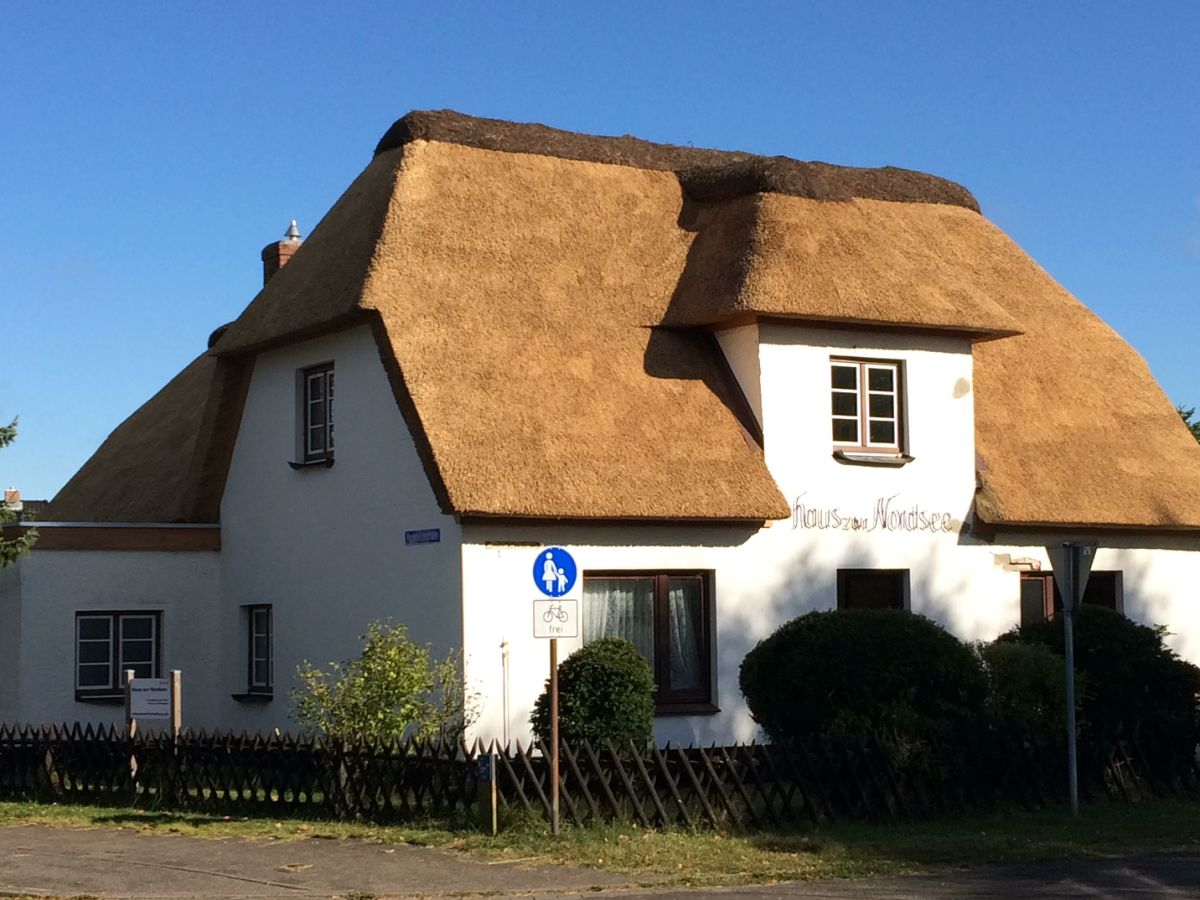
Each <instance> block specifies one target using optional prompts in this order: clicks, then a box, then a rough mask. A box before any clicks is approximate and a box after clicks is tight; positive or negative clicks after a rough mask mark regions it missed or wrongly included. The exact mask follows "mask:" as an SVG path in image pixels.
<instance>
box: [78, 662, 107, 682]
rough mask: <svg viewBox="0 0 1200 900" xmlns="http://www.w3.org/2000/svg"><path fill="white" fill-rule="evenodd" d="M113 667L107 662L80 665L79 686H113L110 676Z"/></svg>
mask: <svg viewBox="0 0 1200 900" xmlns="http://www.w3.org/2000/svg"><path fill="white" fill-rule="evenodd" d="M111 675H112V668H111V667H110V666H109V665H108V664H107V663H104V664H97V663H88V664H86V665H81V666H80V667H79V687H81V688H98V687H100V688H103V687H111V685H110V684H109V678H110V677H111Z"/></svg>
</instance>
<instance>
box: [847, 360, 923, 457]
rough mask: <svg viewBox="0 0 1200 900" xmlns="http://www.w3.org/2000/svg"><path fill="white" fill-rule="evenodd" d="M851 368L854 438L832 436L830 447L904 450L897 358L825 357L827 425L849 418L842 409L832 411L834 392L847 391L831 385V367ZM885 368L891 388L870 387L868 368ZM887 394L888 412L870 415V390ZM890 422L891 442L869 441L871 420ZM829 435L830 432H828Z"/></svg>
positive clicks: (901, 368) (886, 451)
mask: <svg viewBox="0 0 1200 900" xmlns="http://www.w3.org/2000/svg"><path fill="white" fill-rule="evenodd" d="M838 366H841V367H843V368H851V367H853V368H854V369H855V387H854V390H853V393H854V395H855V399H856V404H855V407H856V410H857V413H856V416H855V417H853V421H854V422H855V423H856V427H857V430H858V440H857V441H839V440H836V439H834V440H833V448H834V450H836V451H842V452H848V453H878V454H886V455H897V454H901V453H903V452H904V446H905V439H904V438H905V403H904V363H903V362H902V361H900V360H897V359H865V358H860V357H848V356H832V357H830V358H829V374H830V384H829V415H830V423H831V425H832V424H833V423H835V422H838V421H850V420H851V416H849V415H847V414H845V413H838V412H836V411H835V409H834V406H833V402H834V397H835V396H836V395H837V394H847V393H851V391H850V390H849V389H847V388H839V387H835V386H834V384H833V370H834V368H835V367H838ZM872 368H875V369H887V370H889V371H891V372H892V390H891V391H886V392H885V391H872V390H871V386H870V380H869V370H870V369H872ZM872 393H875V394H881V395H888V396H891V398H892V415H891V416H890V417H886V416H872V415H871V412H870V399H871V394H872ZM873 421H874V422H891V423H892V426H893V429H894V434H893V436H894V437H895V440H894V441H892V442H891V443H882V442H877V441H876V442H873V441H871V423H872V422H873ZM830 437H831V438H832V437H833V435H832V433H831V434H830Z"/></svg>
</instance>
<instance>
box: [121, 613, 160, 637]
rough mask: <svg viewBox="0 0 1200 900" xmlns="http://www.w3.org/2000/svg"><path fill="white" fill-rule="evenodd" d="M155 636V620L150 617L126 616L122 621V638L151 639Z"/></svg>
mask: <svg viewBox="0 0 1200 900" xmlns="http://www.w3.org/2000/svg"><path fill="white" fill-rule="evenodd" d="M153 636H154V619H152V618H151V617H149V616H124V617H122V619H121V637H122V638H125V639H129V638H150V637H153Z"/></svg>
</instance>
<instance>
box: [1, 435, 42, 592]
mask: <svg viewBox="0 0 1200 900" xmlns="http://www.w3.org/2000/svg"><path fill="white" fill-rule="evenodd" d="M16 437H17V420H16V419H13V420H12V421H11V422H10V423H9V424H7V425H0V450H3V449H4V448H5V447H7V446H8V445H9V444H11V443H12V442H13V441H14V440H15V439H16ZM15 520H16V516H15V515H14V514H13V513H12V511H11V510H8V509H6V508H5V507H4V504H2V503H0V527H2V526H4V525H8V524H9V523H10V522H13V521H15ZM35 541H37V532H36V531H27V532H25V533H24V534H22V535H19V536H18V537H15V538H9V539H4V538H0V569H3V568H6V567H7V566H11V565H12V564H13V563H15V562H16V561H17V560H18V559H20V558H21V557H22V556H25V555H26V554H28V553H29V550H30V548H31V547H33V545H34V542H35Z"/></svg>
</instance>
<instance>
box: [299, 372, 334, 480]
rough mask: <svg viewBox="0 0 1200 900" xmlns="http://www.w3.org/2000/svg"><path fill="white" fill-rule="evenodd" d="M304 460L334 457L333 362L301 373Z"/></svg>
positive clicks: (301, 433)
mask: <svg viewBox="0 0 1200 900" xmlns="http://www.w3.org/2000/svg"><path fill="white" fill-rule="evenodd" d="M300 377H301V384H302V396H303V400H302V403H301V405H302V407H303V409H302V411H301V412H302V415H301V420H302V422H303V424H302V426H301V429H300V446H301V460H302V461H303V462H305V463H314V462H328V461H329V460H331V459H333V363H324V364H322V365H319V366H312V367H311V368H308V369H304V370H303V371H302V372H301V376H300Z"/></svg>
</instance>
